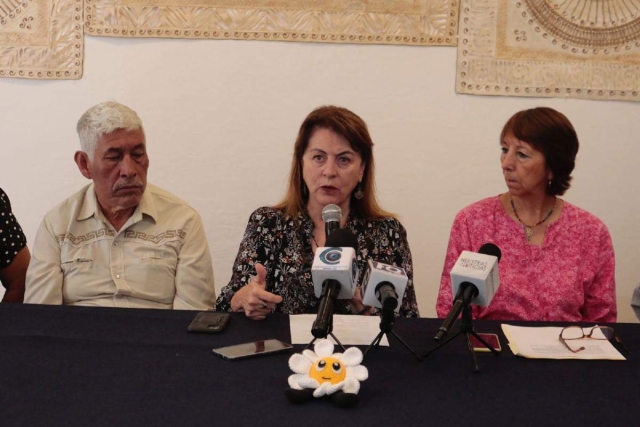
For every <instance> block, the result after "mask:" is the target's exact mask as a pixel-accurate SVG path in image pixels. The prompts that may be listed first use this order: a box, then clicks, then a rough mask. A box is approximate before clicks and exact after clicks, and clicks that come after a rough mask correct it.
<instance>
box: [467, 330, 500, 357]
mask: <svg viewBox="0 0 640 427" xmlns="http://www.w3.org/2000/svg"><path fill="white" fill-rule="evenodd" d="M478 335H479V336H480V338H482V339H483V340H485V341H486V342H487V344H489V345H490V346H491V347H493V348H494V349H495V350H496V351H498V352H500V351H502V346H501V345H500V338H498V335H496V334H478ZM471 345H472V346H473V351H476V352H480V353H483V352H489V351H491V350H489V349H488V348H487V347H485V345H484V344H482V343H481V342H480V341H479V340H478V339H476V337H474V336H473V335H471Z"/></svg>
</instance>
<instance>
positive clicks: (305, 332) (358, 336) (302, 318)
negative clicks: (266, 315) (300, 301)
mask: <svg viewBox="0 0 640 427" xmlns="http://www.w3.org/2000/svg"><path fill="white" fill-rule="evenodd" d="M316 317H317V316H316V315H315V314H295V315H290V316H289V324H290V328H291V342H292V343H293V344H309V343H310V342H311V340H313V335H311V327H312V326H313V322H314V320H316ZM379 333H380V318H379V317H378V316H354V315H346V314H334V315H333V334H334V335H335V336H336V338H338V339H339V340H340V342H341V343H342V344H344V345H369V344H371V342H372V341H373V340H374V339H375V338H376V336H377V335H378V334H379ZM327 338H329V339H330V340H331V341H332V342H333V343H334V344H337V343H336V342H335V340H334V339H333V338H332V337H331V335H329V336H328V337H327ZM380 345H382V346H388V345H389V340H387V336H386V335H385V336H384V337H382V341H380Z"/></svg>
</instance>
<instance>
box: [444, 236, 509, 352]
mask: <svg viewBox="0 0 640 427" xmlns="http://www.w3.org/2000/svg"><path fill="white" fill-rule="evenodd" d="M501 257H502V252H501V251H500V248H498V247H497V246H496V245H494V244H493V243H485V244H484V245H482V247H481V248H480V250H479V251H478V253H475V252H469V251H462V253H461V254H460V256H459V257H458V260H457V261H456V263H455V264H454V266H453V268H452V269H451V272H450V275H451V289H452V291H453V294H455V298H454V302H453V307H452V308H451V311H450V312H449V314H448V315H447V318H446V319H445V321H444V323H443V324H442V326H441V327H440V329H439V330H438V333H437V334H436V336H435V338H434V340H435V341H438V342H439V341H441V340H442V339H443V338H444V337H446V336H447V334H448V333H449V329H451V326H453V324H454V323H455V321H456V319H457V318H458V316H459V315H460V312H461V311H462V309H463V308H464V307H467V306H469V304H471V303H474V304H476V305H479V306H481V307H487V306H488V305H489V304H490V303H491V300H492V299H493V296H494V295H495V293H496V290H497V289H498V287H499V286H500V275H499V273H498V268H497V265H498V262H499V261H500V258H501Z"/></svg>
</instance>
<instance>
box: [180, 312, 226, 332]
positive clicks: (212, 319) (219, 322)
mask: <svg viewBox="0 0 640 427" xmlns="http://www.w3.org/2000/svg"><path fill="white" fill-rule="evenodd" d="M227 323H229V313H217V312H213V311H203V312H200V313H198V314H196V317H194V318H193V320H192V321H191V324H190V325H189V327H188V328H187V330H188V331H189V332H204V333H209V334H215V333H218V332H222V331H223V330H224V328H225V327H226V326H227Z"/></svg>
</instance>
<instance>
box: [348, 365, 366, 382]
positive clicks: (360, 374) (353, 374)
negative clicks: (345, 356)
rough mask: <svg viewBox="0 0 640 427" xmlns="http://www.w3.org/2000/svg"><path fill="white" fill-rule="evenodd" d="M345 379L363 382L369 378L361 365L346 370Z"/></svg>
mask: <svg viewBox="0 0 640 427" xmlns="http://www.w3.org/2000/svg"><path fill="white" fill-rule="evenodd" d="M347 378H354V379H357V380H358V381H364V380H366V379H367V378H369V371H368V370H367V368H366V367H364V366H362V365H358V366H352V367H350V368H348V370H347Z"/></svg>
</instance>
